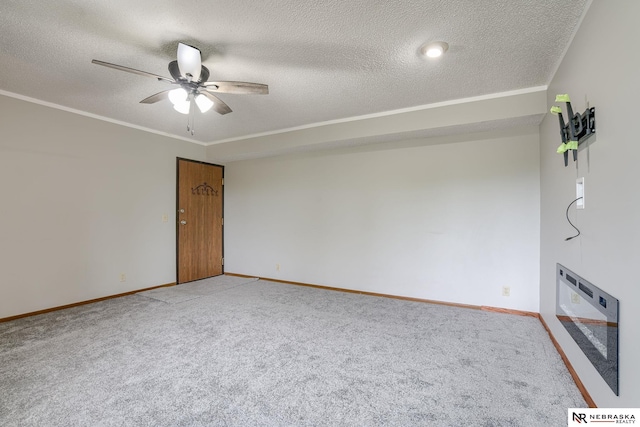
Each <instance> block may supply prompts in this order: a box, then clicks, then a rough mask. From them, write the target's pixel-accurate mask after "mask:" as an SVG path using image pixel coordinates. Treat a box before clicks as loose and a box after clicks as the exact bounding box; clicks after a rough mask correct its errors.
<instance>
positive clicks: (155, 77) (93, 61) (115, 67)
mask: <svg viewBox="0 0 640 427" xmlns="http://www.w3.org/2000/svg"><path fill="white" fill-rule="evenodd" d="M91 63H92V64H96V65H102V66H103V67H109V68H113V69H116V70H120V71H126V72H127V73H132V74H137V75H139V76H143V77H151V78H154V79H158V80H159V81H165V82H169V83H174V81H173V80H171V79H169V78H167V77H162V76H159V75H157V74H153V73H147V72H146V71H140V70H136V69H134V68H129V67H123V66H122V65H117V64H111V63H109V62H104V61H98V60H97V59H93V60H91Z"/></svg>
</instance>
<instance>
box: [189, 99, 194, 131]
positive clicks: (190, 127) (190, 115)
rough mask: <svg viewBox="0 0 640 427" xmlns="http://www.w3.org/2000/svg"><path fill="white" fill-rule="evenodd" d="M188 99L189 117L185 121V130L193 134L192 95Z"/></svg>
mask: <svg viewBox="0 0 640 427" xmlns="http://www.w3.org/2000/svg"><path fill="white" fill-rule="evenodd" d="M189 101H190V104H191V105H190V106H189V118H188V121H187V132H191V135H194V134H195V129H194V128H193V120H194V116H195V114H194V113H195V112H194V110H195V102H194V97H193V95H190V96H189Z"/></svg>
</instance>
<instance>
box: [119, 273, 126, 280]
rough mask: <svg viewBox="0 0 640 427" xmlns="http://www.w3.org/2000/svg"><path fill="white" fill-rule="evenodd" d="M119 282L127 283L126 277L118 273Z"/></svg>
mask: <svg viewBox="0 0 640 427" xmlns="http://www.w3.org/2000/svg"><path fill="white" fill-rule="evenodd" d="M120 281H121V282H126V281H127V275H126V274H124V273H120Z"/></svg>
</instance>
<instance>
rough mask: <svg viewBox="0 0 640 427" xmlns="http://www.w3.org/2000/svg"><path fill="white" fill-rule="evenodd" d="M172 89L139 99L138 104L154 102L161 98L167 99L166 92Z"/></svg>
mask: <svg viewBox="0 0 640 427" xmlns="http://www.w3.org/2000/svg"><path fill="white" fill-rule="evenodd" d="M172 90H173V89H169V90H163V91H162V92H158V93H156V94H155V95H151V96H149V97H147V98H145V99H143V100H142V101H140V104H154V103H156V102H158V101H162V100H163V99H169V97H168V94H169V92H171V91H172Z"/></svg>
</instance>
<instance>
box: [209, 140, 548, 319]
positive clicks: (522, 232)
mask: <svg viewBox="0 0 640 427" xmlns="http://www.w3.org/2000/svg"><path fill="white" fill-rule="evenodd" d="M427 143H430V144H432V143H433V141H422V144H427ZM398 145H399V146H402V144H398ZM408 145H411V144H408ZM413 145H417V144H413ZM389 147H390V145H389V144H386V145H381V146H377V147H362V148H359V149H342V150H333V151H325V152H316V153H306V154H297V155H289V156H282V157H276V158H267V159H259V160H247V161H238V162H232V163H228V164H227V167H226V170H225V176H226V177H225V270H226V271H228V272H234V273H242V274H250V275H257V276H261V277H270V278H277V279H283V280H289V281H298V282H305V283H311V284H319V285H325V286H333V287H340V288H348V289H358V290H364V291H369V292H379V293H386V294H393V295H402V296H410V297H417V298H426V299H434V300H441V301H450V302H458V303H467V304H477V305H489V306H498V307H508V308H513V309H520V310H528V311H535V312H537V311H538V307H539V305H538V296H539V292H538V289H539V288H538V283H539V271H538V265H539V140H538V130H537V128H534V129H529V130H527V131H524V130H523V131H522V132H520V133H519V134H518V135H517V136H504V137H502V138H492V139H487V140H482V139H480V138H478V139H475V140H467V141H466V142H460V143H453V144H441V145H430V146H413V147H411V146H409V147H404V148H397V149H389ZM209 161H215V159H213V158H210V159H209ZM276 264H280V270H279V271H278V270H277V269H276ZM503 286H510V287H511V296H510V297H508V298H507V297H503V296H502V287H503Z"/></svg>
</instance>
